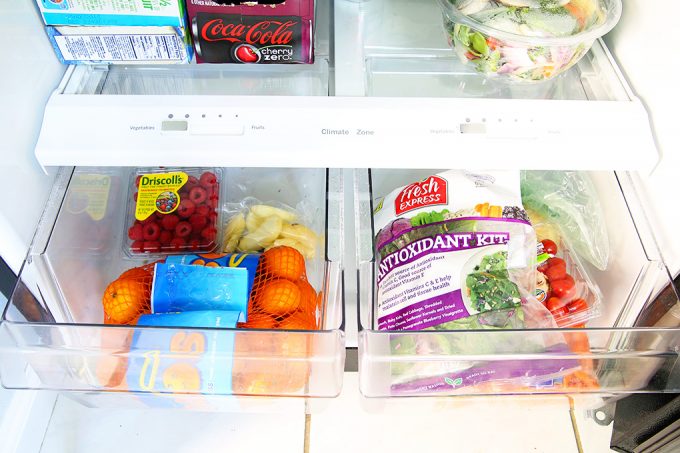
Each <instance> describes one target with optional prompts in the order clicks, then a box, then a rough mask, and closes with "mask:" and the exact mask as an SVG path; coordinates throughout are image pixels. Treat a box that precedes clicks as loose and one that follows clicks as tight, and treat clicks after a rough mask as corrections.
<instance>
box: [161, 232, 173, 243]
mask: <svg viewBox="0 0 680 453" xmlns="http://www.w3.org/2000/svg"><path fill="white" fill-rule="evenodd" d="M158 241H159V242H160V243H161V244H162V245H168V244H170V241H172V233H171V232H169V231H167V230H163V231H161V234H160V235H159V236H158Z"/></svg>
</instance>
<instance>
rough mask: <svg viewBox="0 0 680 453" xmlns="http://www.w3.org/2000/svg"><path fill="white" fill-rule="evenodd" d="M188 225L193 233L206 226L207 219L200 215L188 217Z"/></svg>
mask: <svg viewBox="0 0 680 453" xmlns="http://www.w3.org/2000/svg"><path fill="white" fill-rule="evenodd" d="M189 223H190V224H191V227H192V228H193V230H194V231H201V230H202V229H203V228H205V226H206V225H207V224H208V218H207V217H205V216H202V215H198V214H194V215H192V216H191V217H189Z"/></svg>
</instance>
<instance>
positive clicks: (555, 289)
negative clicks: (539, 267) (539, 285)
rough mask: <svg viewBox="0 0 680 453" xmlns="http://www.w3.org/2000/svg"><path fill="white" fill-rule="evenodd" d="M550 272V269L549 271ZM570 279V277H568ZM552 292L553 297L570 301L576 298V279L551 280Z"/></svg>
mask: <svg viewBox="0 0 680 453" xmlns="http://www.w3.org/2000/svg"><path fill="white" fill-rule="evenodd" d="M548 271H550V269H548ZM567 277H569V276H567ZM550 290H551V294H552V295H553V297H559V298H560V299H566V300H569V299H571V298H572V297H574V293H575V292H576V288H575V285H574V279H573V278H571V277H569V278H563V279H560V280H554V281H553V280H551V281H550Z"/></svg>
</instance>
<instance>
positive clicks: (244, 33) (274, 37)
mask: <svg viewBox="0 0 680 453" xmlns="http://www.w3.org/2000/svg"><path fill="white" fill-rule="evenodd" d="M296 24H297V22H293V21H292V20H287V21H285V22H282V21H276V20H264V21H261V22H257V23H255V24H252V25H244V24H239V23H237V24H234V23H224V20H223V19H213V20H210V21H208V22H206V23H205V25H203V28H202V29H201V38H202V39H203V40H205V41H209V42H214V41H230V42H246V43H248V44H258V45H267V44H273V45H285V44H290V42H291V41H292V40H293V27H294V26H295V25H296Z"/></svg>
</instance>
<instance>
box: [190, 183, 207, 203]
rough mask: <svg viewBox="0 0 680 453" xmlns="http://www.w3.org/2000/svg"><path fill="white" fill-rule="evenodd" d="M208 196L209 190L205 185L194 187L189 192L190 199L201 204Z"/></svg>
mask: <svg viewBox="0 0 680 453" xmlns="http://www.w3.org/2000/svg"><path fill="white" fill-rule="evenodd" d="M206 198H208V192H206V191H205V189H204V188H203V187H194V188H193V189H191V192H189V200H191V201H193V202H194V204H201V203H203V202H204V201H205V200H206Z"/></svg>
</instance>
